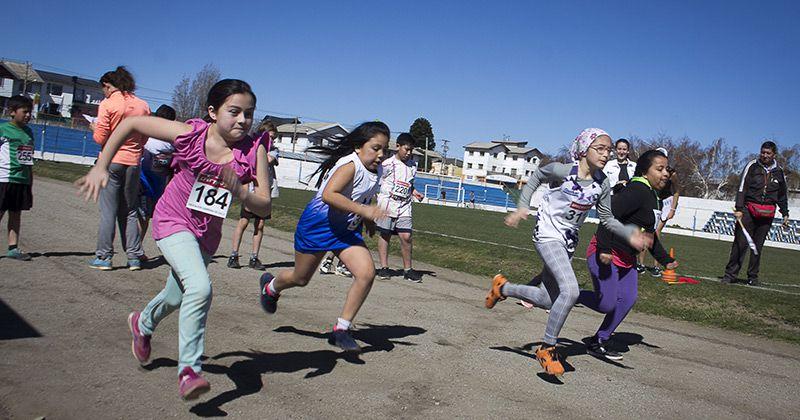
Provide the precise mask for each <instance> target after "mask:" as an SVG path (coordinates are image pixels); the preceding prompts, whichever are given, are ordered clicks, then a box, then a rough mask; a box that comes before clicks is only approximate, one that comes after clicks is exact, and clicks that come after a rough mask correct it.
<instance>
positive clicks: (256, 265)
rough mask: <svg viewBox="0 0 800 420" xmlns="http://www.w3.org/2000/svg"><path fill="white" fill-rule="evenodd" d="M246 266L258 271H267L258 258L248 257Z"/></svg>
mask: <svg viewBox="0 0 800 420" xmlns="http://www.w3.org/2000/svg"><path fill="white" fill-rule="evenodd" d="M247 266H248V267H250V268H252V269H253V270H258V271H264V270H266V269H267V266H266V265H264V264H262V263H261V260H259V259H258V257H250V261H249V262H248V263H247Z"/></svg>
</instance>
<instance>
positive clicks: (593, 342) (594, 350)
mask: <svg viewBox="0 0 800 420" xmlns="http://www.w3.org/2000/svg"><path fill="white" fill-rule="evenodd" d="M586 353H589V354H590V355H592V356H594V357H597V358H600V359H608V360H622V353H618V352H616V351H614V350H610V349H607V348H605V347H603V343H601V342H600V340H599V339H598V338H597V336H594V337H592V338H591V339H590V340H589V343H588V344H587V345H586Z"/></svg>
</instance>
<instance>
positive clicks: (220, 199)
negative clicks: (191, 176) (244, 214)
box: [186, 174, 233, 217]
mask: <svg viewBox="0 0 800 420" xmlns="http://www.w3.org/2000/svg"><path fill="white" fill-rule="evenodd" d="M232 201H233V195H232V194H231V192H230V191H229V190H227V189H225V188H224V186H223V185H222V182H221V181H220V180H219V178H218V177H215V176H209V175H205V174H204V175H200V176H199V177H197V180H196V181H195V183H194V185H193V186H192V193H191V194H189V200H188V201H187V202H186V207H188V208H190V209H192V210H197V211H200V212H203V213H206V214H210V215H212V216H217V217H225V216H227V214H228V207H230V205H231V202H232Z"/></svg>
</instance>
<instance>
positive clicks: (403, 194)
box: [392, 181, 411, 199]
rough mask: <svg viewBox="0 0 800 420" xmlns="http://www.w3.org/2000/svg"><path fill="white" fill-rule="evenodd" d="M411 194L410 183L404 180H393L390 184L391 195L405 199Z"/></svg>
mask: <svg viewBox="0 0 800 420" xmlns="http://www.w3.org/2000/svg"><path fill="white" fill-rule="evenodd" d="M409 195H411V184H409V183H408V182H405V181H395V182H394V184H393V185H392V197H394V198H400V199H406V198H408V196H409Z"/></svg>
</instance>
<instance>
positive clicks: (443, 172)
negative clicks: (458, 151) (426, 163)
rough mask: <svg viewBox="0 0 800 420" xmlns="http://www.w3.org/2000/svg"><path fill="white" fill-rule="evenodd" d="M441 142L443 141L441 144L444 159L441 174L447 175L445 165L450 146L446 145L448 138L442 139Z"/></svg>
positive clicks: (448, 141)
mask: <svg viewBox="0 0 800 420" xmlns="http://www.w3.org/2000/svg"><path fill="white" fill-rule="evenodd" d="M442 143H444V144H443V145H442V152H443V153H444V161H443V162H442V175H447V170H446V169H445V168H446V167H447V151H448V150H449V149H450V147H448V146H447V143H450V140H445V139H442Z"/></svg>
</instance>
